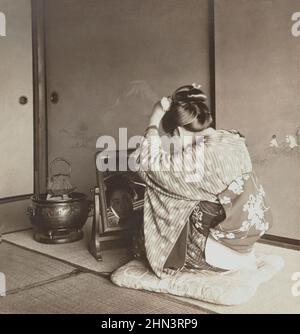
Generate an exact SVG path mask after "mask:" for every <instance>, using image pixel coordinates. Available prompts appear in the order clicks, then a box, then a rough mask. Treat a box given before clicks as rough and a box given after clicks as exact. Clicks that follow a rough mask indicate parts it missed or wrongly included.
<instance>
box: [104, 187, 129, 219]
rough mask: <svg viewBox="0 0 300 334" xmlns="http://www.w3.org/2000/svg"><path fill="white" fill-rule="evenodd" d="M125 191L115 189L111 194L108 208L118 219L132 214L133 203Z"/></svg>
mask: <svg viewBox="0 0 300 334" xmlns="http://www.w3.org/2000/svg"><path fill="white" fill-rule="evenodd" d="M132 202H133V201H132V197H131V195H130V193H129V192H128V191H127V190H126V189H115V190H113V191H112V192H111V195H110V198H109V206H110V209H111V210H112V211H113V213H114V214H115V215H116V216H117V217H118V218H125V217H128V216H129V215H131V214H132V213H133V203H132Z"/></svg>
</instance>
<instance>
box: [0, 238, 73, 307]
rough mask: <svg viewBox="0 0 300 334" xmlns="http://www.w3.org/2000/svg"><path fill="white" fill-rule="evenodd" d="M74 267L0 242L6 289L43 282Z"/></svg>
mask: <svg viewBox="0 0 300 334" xmlns="http://www.w3.org/2000/svg"><path fill="white" fill-rule="evenodd" d="M74 269H75V268H74V267H72V266H70V265H68V264H65V263H63V262H61V261H57V260H54V259H51V258H48V257H46V256H43V255H40V254H36V253H33V252H31V251H28V250H25V249H21V248H19V247H16V246H13V245H9V244H7V243H4V242H3V243H1V244H0V272H2V273H4V274H5V276H6V289H7V291H11V290H16V289H20V288H23V287H26V286H30V285H33V284H37V283H41V282H45V281H47V280H51V279H53V278H55V277H58V276H63V275H66V274H68V273H71V272H72V271H73V270H74ZM1 302H2V300H1Z"/></svg>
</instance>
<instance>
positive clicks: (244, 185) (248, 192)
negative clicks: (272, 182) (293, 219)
mask: <svg viewBox="0 0 300 334" xmlns="http://www.w3.org/2000/svg"><path fill="white" fill-rule="evenodd" d="M218 198H219V201H220V203H221V204H222V205H223V207H224V209H225V212H226V219H225V220H224V221H223V222H221V223H220V224H219V225H218V226H216V227H215V228H213V229H210V236H211V237H213V238H214V239H215V240H217V241H219V242H220V243H222V244H223V245H225V246H227V247H229V248H231V249H233V250H235V251H238V252H243V253H244V252H249V251H251V250H252V246H253V244H254V243H255V242H256V241H257V240H258V239H259V238H260V237H261V236H262V235H263V234H265V233H266V231H268V230H269V229H270V227H271V226H272V221H273V220H272V214H271V211H270V208H269V205H268V202H267V199H266V194H265V191H264V189H263V187H262V185H261V184H260V183H259V182H258V179H257V177H256V176H255V174H254V173H253V172H252V173H249V174H243V175H242V176H240V177H238V178H237V179H235V180H234V181H233V182H232V183H231V184H230V185H229V186H228V187H227V189H226V190H225V191H223V192H222V193H220V194H219V195H218Z"/></svg>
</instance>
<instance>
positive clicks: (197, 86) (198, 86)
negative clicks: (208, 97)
mask: <svg viewBox="0 0 300 334" xmlns="http://www.w3.org/2000/svg"><path fill="white" fill-rule="evenodd" d="M192 86H193V87H194V88H195V89H200V88H201V87H202V86H201V85H198V84H196V83H195V82H193V83H192Z"/></svg>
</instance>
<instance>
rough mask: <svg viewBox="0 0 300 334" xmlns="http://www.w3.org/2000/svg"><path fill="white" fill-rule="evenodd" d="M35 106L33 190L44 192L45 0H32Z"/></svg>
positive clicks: (45, 154) (45, 126)
mask: <svg viewBox="0 0 300 334" xmlns="http://www.w3.org/2000/svg"><path fill="white" fill-rule="evenodd" d="M31 10H32V55H33V92H34V94H33V110H34V191H35V193H37V194H39V193H43V192H45V191H46V184H47V165H48V145H47V103H46V101H47V99H46V96H47V95H46V64H45V1H44V0H31Z"/></svg>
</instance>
